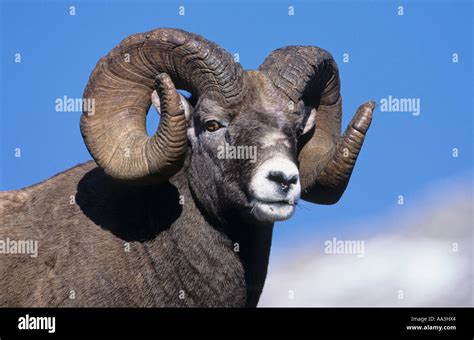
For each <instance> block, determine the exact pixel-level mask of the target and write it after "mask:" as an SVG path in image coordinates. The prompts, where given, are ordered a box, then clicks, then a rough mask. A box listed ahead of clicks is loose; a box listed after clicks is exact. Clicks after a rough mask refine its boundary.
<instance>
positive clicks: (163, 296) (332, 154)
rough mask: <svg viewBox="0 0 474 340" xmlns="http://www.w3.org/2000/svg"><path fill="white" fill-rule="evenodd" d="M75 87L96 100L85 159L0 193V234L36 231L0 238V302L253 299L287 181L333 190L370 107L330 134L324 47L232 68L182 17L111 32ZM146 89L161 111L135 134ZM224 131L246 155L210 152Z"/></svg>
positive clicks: (301, 189)
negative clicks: (34, 246) (0, 249)
mask: <svg viewBox="0 0 474 340" xmlns="http://www.w3.org/2000/svg"><path fill="white" fill-rule="evenodd" d="M176 89H182V90H186V91H188V92H189V93H191V97H190V98H187V97H185V96H183V95H181V94H180V93H179V92H177V90H176ZM155 90H156V93H155V92H154V91H155ZM84 98H85V99H88V100H94V103H95V107H94V112H88V111H84V112H83V115H82V116H81V122H80V127H81V132H82V135H83V138H84V141H85V144H86V146H87V149H88V150H89V152H90V154H91V155H92V157H93V158H94V160H95V162H96V163H97V165H98V166H96V165H95V163H93V162H92V161H91V162H88V163H85V164H81V165H78V166H76V167H74V168H72V169H70V170H67V171H65V172H62V173H60V174H58V175H56V176H54V177H52V178H50V179H48V180H46V181H44V182H41V183H39V184H36V185H33V186H30V187H27V188H24V189H20V190H15V191H7V192H2V193H1V194H0V198H1V204H0V207H1V210H0V218H1V225H0V239H2V240H3V241H4V242H3V243H4V247H5V240H6V239H7V238H8V239H9V240H36V241H38V256H37V257H35V258H32V257H31V256H25V255H24V254H11V253H10V254H5V253H4V254H0V268H1V270H0V306H256V305H257V303H258V300H259V297H260V294H261V292H262V288H263V285H264V281H265V277H266V273H267V266H268V258H269V253H270V244H271V238H272V228H273V223H274V222H275V221H279V220H285V219H287V218H289V217H290V216H291V215H292V214H293V211H294V209H295V203H296V201H297V200H298V199H299V198H300V195H301V198H302V199H304V200H306V201H309V202H313V203H319V204H333V203H335V202H337V201H338V200H339V198H340V197H341V195H342V193H343V192H344V190H345V188H346V186H347V183H348V181H349V178H350V176H351V173H352V169H353V167H354V165H355V162H356V159H357V156H358V154H359V151H360V149H361V146H362V143H363V141H364V137H365V134H366V132H367V130H368V128H369V125H370V122H371V119H372V111H373V109H374V103H373V102H367V103H366V104H363V105H362V106H360V107H359V109H358V110H357V112H356V114H355V116H354V118H353V119H352V121H351V122H350V124H349V126H348V127H347V130H346V131H345V133H344V134H343V135H342V136H341V135H340V125H341V115H342V108H341V96H340V82H339V74H338V68H337V65H336V63H335V61H334V60H333V58H332V56H331V55H330V54H329V53H328V52H326V51H325V50H323V49H320V48H318V47H313V46H288V47H285V48H281V49H277V50H275V51H274V52H272V53H271V54H270V55H269V56H268V57H267V58H266V59H265V61H264V62H263V64H262V65H261V66H260V67H259V69H258V70H257V71H244V70H243V69H242V67H241V66H240V64H238V63H236V62H235V61H234V60H233V58H232V56H231V55H230V54H229V53H227V52H226V51H225V50H223V49H222V48H220V47H219V46H217V45H216V44H215V43H213V42H210V41H208V40H206V39H204V38H203V37H201V36H199V35H196V34H193V33H188V32H185V31H182V30H179V29H157V30H153V31H150V32H146V33H142V34H134V35H131V36H129V37H128V38H126V39H125V40H123V41H122V42H121V43H120V44H119V45H118V46H117V47H115V48H114V49H113V50H112V51H111V52H110V53H109V54H108V55H107V56H105V57H103V58H102V59H100V61H99V62H98V63H97V65H96V67H95V69H94V71H93V72H92V74H91V76H90V79H89V83H88V85H87V87H86V89H85V92H84ZM152 102H153V103H155V104H156V106H157V107H159V110H160V111H161V119H160V124H159V126H158V129H157V132H156V133H155V134H154V135H153V136H148V135H147V132H146V127H145V124H146V122H145V118H146V115H147V112H148V109H149V108H150V106H151V103H152ZM223 145H227V147H232V146H233V147H238V146H251V147H255V150H257V155H258V157H256V158H255V159H252V160H249V159H242V158H243V157H240V158H239V157H230V156H229V157H222V155H221V156H219V155H218V149H219V148H220V147H222V146H223ZM71 197H72V198H73V199H71Z"/></svg>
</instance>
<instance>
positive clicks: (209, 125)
mask: <svg viewBox="0 0 474 340" xmlns="http://www.w3.org/2000/svg"><path fill="white" fill-rule="evenodd" d="M221 127H222V125H221V124H220V123H219V122H218V121H217V120H209V121H207V122H206V130H207V131H209V132H214V131H217V130H219V129H220V128H221Z"/></svg>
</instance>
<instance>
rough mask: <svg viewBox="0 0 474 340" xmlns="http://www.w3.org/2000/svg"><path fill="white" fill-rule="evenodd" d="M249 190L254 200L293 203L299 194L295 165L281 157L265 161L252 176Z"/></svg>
mask: <svg viewBox="0 0 474 340" xmlns="http://www.w3.org/2000/svg"><path fill="white" fill-rule="evenodd" d="M250 190H251V192H252V194H253V195H254V196H255V198H257V199H259V200H262V201H265V202H278V201H292V202H295V201H296V200H298V199H299V197H300V193H301V186H300V179H299V172H298V168H297V167H296V164H295V163H294V162H292V161H291V160H290V159H288V158H283V157H278V158H272V159H269V160H267V161H265V162H264V163H263V164H261V165H260V166H259V167H258V169H257V171H256V173H255V175H254V176H253V179H252V181H251V184H250Z"/></svg>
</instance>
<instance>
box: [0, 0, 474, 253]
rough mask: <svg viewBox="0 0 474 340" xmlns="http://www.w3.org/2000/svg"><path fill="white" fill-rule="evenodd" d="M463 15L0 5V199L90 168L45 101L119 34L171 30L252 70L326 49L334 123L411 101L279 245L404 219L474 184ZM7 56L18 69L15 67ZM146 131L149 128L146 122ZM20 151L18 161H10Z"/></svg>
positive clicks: (279, 6)
mask: <svg viewBox="0 0 474 340" xmlns="http://www.w3.org/2000/svg"><path fill="white" fill-rule="evenodd" d="M70 6H75V12H76V13H75V15H74V16H71V15H69V11H70ZM179 6H184V8H185V15H184V16H180V15H179V8H178V7H179ZM289 6H294V15H293V16H290V15H288V7H289ZM399 6H403V15H398V14H400V8H399ZM472 6H473V5H472V2H471V1H289V0H285V1H259V2H258V3H256V2H255V1H238V2H237V1H225V2H223V1H179V2H177V1H160V2H158V1H131V0H129V1H114V2H111V1H1V7H0V8H1V9H0V10H1V14H0V15H1V20H0V35H1V42H0V44H1V56H0V58H1V59H0V66H1V68H0V103H1V104H0V149H1V158H0V189H1V190H8V189H17V188H21V187H23V186H27V185H31V184H33V183H36V182H38V181H41V180H44V179H46V178H48V177H50V176H52V175H54V174H55V173H57V172H59V171H63V170H65V169H67V168H70V167H72V166H74V165H76V164H77V163H80V162H84V161H87V160H90V159H91V157H90V155H89V154H88V152H87V150H86V148H85V146H84V144H83V141H82V138H81V135H80V131H79V117H80V112H56V111H55V100H56V99H57V98H62V97H63V96H68V97H72V98H81V97H82V93H83V90H84V87H85V85H86V83H87V80H88V77H89V75H90V72H91V71H92V69H93V68H94V66H95V64H96V62H97V61H98V59H99V58H100V57H101V56H103V55H105V54H107V53H108V51H109V50H110V49H112V48H113V47H114V46H115V45H116V44H118V43H119V42H120V41H121V40H122V39H123V38H125V37H126V36H128V35H130V34H133V33H136V32H143V31H147V30H150V29H154V28H158V27H177V28H182V29H185V30H188V31H193V32H196V33H199V34H201V35H203V36H204V37H206V38H208V39H210V40H213V41H215V42H217V43H218V44H220V45H221V46H222V47H224V48H225V49H227V50H228V51H229V52H230V53H232V54H234V53H238V54H239V56H240V62H241V64H242V65H243V67H244V68H245V69H255V68H257V67H258V66H259V64H260V63H261V62H262V61H263V60H264V58H265V57H266V56H267V55H268V54H269V53H270V52H271V51H272V50H274V49H276V48H279V47H282V46H285V45H298V44H307V45H317V46H320V47H322V48H324V49H326V50H328V51H330V52H331V53H332V54H333V56H334V58H335V59H336V61H337V62H338V64H339V68H340V77H341V82H342V95H343V109H344V117H343V125H344V126H345V125H346V124H347V122H348V121H349V119H350V118H351V117H352V115H353V113H354V112H355V110H356V108H357V107H358V106H359V105H360V104H361V103H363V102H365V101H366V100H369V99H372V100H375V101H376V102H380V100H381V99H383V98H388V97H389V96H392V97H394V98H413V99H417V100H419V102H420V114H419V115H418V116H414V115H413V114H412V113H410V112H381V111H380V107H379V108H378V109H377V110H376V112H375V117H374V121H373V123H372V127H371V129H370V130H369V134H368V137H367V139H366V142H365V144H364V147H363V150H362V153H361V155H360V157H359V160H358V162H357V165H356V168H355V171H354V173H353V176H352V179H351V182H350V184H349V187H348V189H347V191H346V193H345V195H344V196H343V198H342V200H341V201H340V202H339V203H338V204H336V205H334V206H317V205H312V204H310V203H303V204H302V205H301V208H300V209H298V211H297V212H296V214H295V216H293V218H292V219H291V220H289V221H287V222H284V223H280V224H279V225H277V228H276V231H275V241H274V242H275V244H276V245H277V247H278V246H281V245H284V244H287V243H288V242H291V241H292V240H297V239H304V238H305V237H307V236H308V235H314V234H317V233H318V232H321V231H324V230H326V231H327V230H329V229H330V228H333V227H334V226H335V225H337V224H338V223H341V222H343V221H346V220H348V219H352V218H357V219H361V218H365V217H367V218H369V217H370V216H373V215H376V214H379V213H380V212H382V211H386V210H391V209H401V210H400V213H402V214H403V211H404V210H403V209H404V207H400V206H397V198H398V196H399V195H403V196H404V199H405V205H404V206H405V207H406V206H409V207H411V208H412V209H413V207H414V206H415V205H416V197H417V195H418V193H419V192H421V191H423V190H425V189H426V188H428V187H431V186H432V185H433V183H438V182H440V181H443V180H446V179H449V178H457V177H465V176H472V170H473V163H472V161H473V138H472V130H473V99H472V98H473V73H472V60H473V55H472V41H473V37H472V34H473V33H472V32H473V25H472V16H473V8H472ZM16 53H20V54H21V63H15V54H16ZM344 53H347V54H348V55H349V62H348V63H344V60H343V57H344ZM454 53H456V54H457V56H458V62H457V63H455V62H453V54H454ZM148 122H149V125H148V129H149V131H150V132H151V131H154V130H155V127H156V124H157V117H156V115H155V114H152V115H150V117H149V119H148ZM16 148H20V149H21V157H15V149H16ZM453 148H458V150H459V156H458V157H457V158H455V157H453V156H452V149H453ZM446 199H449V197H447V198H446Z"/></svg>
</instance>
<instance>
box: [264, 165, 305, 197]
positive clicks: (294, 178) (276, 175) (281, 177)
mask: <svg viewBox="0 0 474 340" xmlns="http://www.w3.org/2000/svg"><path fill="white" fill-rule="evenodd" d="M267 178H268V179H269V180H270V181H273V182H275V183H276V184H277V185H279V186H280V188H281V190H283V191H284V192H288V191H289V190H290V188H291V186H292V185H294V184H297V183H298V173H294V172H285V171H281V170H270V172H269V173H268V175H267Z"/></svg>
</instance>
